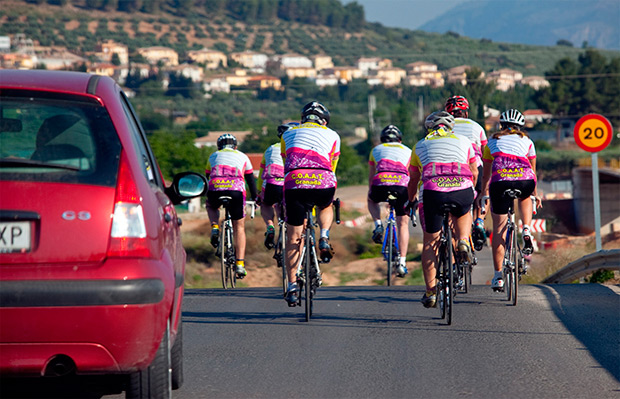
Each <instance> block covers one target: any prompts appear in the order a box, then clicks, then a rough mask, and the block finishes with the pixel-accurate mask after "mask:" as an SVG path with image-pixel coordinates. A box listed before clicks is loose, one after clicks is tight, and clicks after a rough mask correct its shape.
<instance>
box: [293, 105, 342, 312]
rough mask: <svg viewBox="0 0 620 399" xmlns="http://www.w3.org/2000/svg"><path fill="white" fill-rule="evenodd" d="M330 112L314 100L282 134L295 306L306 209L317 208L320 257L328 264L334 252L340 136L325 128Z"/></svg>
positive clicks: (294, 303)
mask: <svg viewBox="0 0 620 399" xmlns="http://www.w3.org/2000/svg"><path fill="white" fill-rule="evenodd" d="M329 118H330V115H329V111H328V110H327V108H325V106H324V105H323V104H321V103H319V102H317V101H312V102H310V103H308V104H306V105H305V106H304V107H303V109H302V111H301V125H299V126H294V127H291V128H290V129H288V130H287V131H286V132H284V134H283V135H282V140H281V145H282V158H284V174H285V175H284V202H285V204H286V210H285V212H286V223H287V230H286V266H287V269H288V278H289V281H290V283H289V286H288V290H287V294H286V298H285V299H286V302H287V303H288V304H289V306H295V305H296V304H297V295H298V293H299V287H298V285H297V276H296V275H295V272H296V270H295V267H296V265H297V262H298V259H299V249H300V248H299V243H300V242H301V233H302V231H303V223H304V219H305V215H306V210H307V209H310V208H312V207H313V206H316V207H317V213H318V215H317V221H318V223H319V227H320V229H321V238H320V239H319V251H320V257H321V259H322V260H323V262H329V260H330V259H331V258H332V257H333V255H334V251H333V249H332V246H331V245H330V244H329V228H330V227H331V224H332V221H333V218H334V215H333V211H332V208H331V206H330V205H331V204H332V201H333V199H334V194H335V192H336V173H335V172H336V165H337V164H338V157H339V156H340V136H339V135H338V133H336V132H335V131H333V130H332V129H330V128H328V127H327V124H328V123H329Z"/></svg>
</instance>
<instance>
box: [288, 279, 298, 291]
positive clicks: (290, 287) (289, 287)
mask: <svg viewBox="0 0 620 399" xmlns="http://www.w3.org/2000/svg"><path fill="white" fill-rule="evenodd" d="M293 288H294V289H297V281H295V282H294V283H288V291H291V290H292V289H293Z"/></svg>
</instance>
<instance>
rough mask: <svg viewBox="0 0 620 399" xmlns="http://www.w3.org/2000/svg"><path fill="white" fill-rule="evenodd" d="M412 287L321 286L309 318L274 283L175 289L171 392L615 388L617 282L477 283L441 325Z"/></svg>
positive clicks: (589, 391)
mask: <svg viewBox="0 0 620 399" xmlns="http://www.w3.org/2000/svg"><path fill="white" fill-rule="evenodd" d="M422 293H423V288H422V287H406V286H396V287H322V288H321V289H320V290H319V293H318V297H317V299H316V301H315V307H314V311H315V314H314V318H313V319H312V320H311V321H310V322H309V323H306V322H305V320H304V315H303V309H302V308H288V307H287V306H286V304H285V302H284V301H283V299H282V298H281V294H280V291H279V290H278V289H277V288H254V289H251V288H249V289H237V290H228V291H224V290H221V289H213V290H190V291H188V292H187V294H186V298H185V306H184V312H183V320H184V323H185V327H184V328H185V385H184V386H183V387H182V388H181V389H180V390H179V391H176V392H175V393H174V398H188V399H189V398H192V399H194V398H412V397H421V398H449V397H471V398H593V397H597V398H612V397H613V398H618V397H620V351H619V349H620V348H619V343H620V319H619V314H620V288H619V287H617V286H615V287H608V286H602V285H597V284H589V285H553V286H552V285H529V286H528V285H523V286H521V287H520V291H519V303H518V305H517V306H516V307H513V306H509V305H508V302H507V301H506V299H505V295H504V294H494V293H493V292H491V289H490V288H489V287H487V286H481V285H478V286H474V287H473V290H472V292H470V293H468V294H461V295H458V296H457V298H456V302H455V308H454V319H453V324H452V325H451V326H447V325H445V323H444V321H443V320H442V319H440V318H439V314H438V311H437V310H436V309H425V308H423V307H422V305H421V304H420V303H419V302H418V300H419V298H420V297H421V295H422Z"/></svg>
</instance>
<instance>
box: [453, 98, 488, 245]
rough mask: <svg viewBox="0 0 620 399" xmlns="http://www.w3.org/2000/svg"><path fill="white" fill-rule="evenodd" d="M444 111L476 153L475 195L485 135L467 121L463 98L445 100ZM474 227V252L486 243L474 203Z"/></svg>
mask: <svg viewBox="0 0 620 399" xmlns="http://www.w3.org/2000/svg"><path fill="white" fill-rule="evenodd" d="M445 110H446V111H447V112H449V113H450V114H452V116H454V129H453V131H454V134H456V135H458V136H464V137H467V138H468V139H469V140H470V141H471V142H472V143H473V144H474V149H475V151H476V164H477V166H478V179H477V181H476V186H475V188H476V195H480V192H481V191H482V149H483V148H484V146H485V145H486V144H487V135H486V132H485V131H484V128H483V127H482V126H480V124H478V123H477V122H476V121H474V120H472V119H469V101H467V99H466V98H465V97H463V96H452V97H450V98H448V100H446V105H445ZM473 216H474V226H473V228H472V239H473V242H474V248H475V249H476V251H480V250H482V246H483V245H484V243H485V241H486V235H485V232H484V221H483V220H482V218H481V217H480V207H479V206H478V202H477V201H474V215H473Z"/></svg>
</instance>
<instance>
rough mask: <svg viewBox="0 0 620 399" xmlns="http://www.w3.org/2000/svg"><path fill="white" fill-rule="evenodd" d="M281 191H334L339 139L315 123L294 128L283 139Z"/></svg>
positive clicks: (328, 129)
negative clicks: (282, 189)
mask: <svg viewBox="0 0 620 399" xmlns="http://www.w3.org/2000/svg"><path fill="white" fill-rule="evenodd" d="M281 149H282V157H283V158H284V159H285V161H284V173H285V175H284V189H285V190H288V189H307V188H310V189H315V188H316V189H325V188H335V187H336V185H337V182H336V174H335V171H336V165H337V164H338V157H339V156H340V136H339V135H338V133H336V132H335V131H333V130H332V129H330V128H328V127H326V126H322V125H319V124H317V123H314V122H307V123H303V124H301V125H299V126H293V127H291V128H290V129H288V130H287V131H286V132H284V134H283V135H282V140H281Z"/></svg>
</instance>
